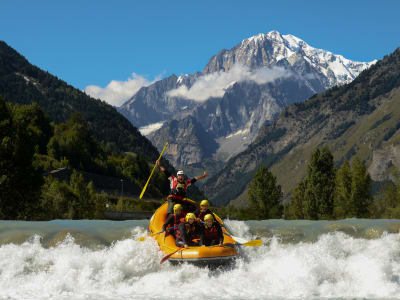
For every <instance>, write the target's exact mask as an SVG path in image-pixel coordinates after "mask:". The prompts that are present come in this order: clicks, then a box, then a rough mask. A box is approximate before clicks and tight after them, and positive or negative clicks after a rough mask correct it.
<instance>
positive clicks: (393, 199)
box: [0, 98, 400, 220]
mask: <svg viewBox="0 0 400 300" xmlns="http://www.w3.org/2000/svg"><path fill="white" fill-rule="evenodd" d="M0 141H1V144H0V171H1V173H0V174H1V175H0V195H1V199H0V200H1V205H0V219H3V220H52V219H104V218H106V213H111V212H114V213H116V215H117V213H118V212H119V213H120V216H122V212H124V213H128V214H129V213H133V212H135V213H142V214H144V215H146V216H148V214H149V213H150V212H153V211H154V210H155V209H156V208H157V207H159V206H160V205H161V204H162V203H163V202H164V201H165V200H164V199H165V196H166V195H167V193H168V190H169V185H168V180H167V178H165V175H164V174H163V172H159V171H158V170H157V171H156V173H155V174H154V176H153V178H152V181H151V184H150V185H149V188H148V192H147V194H146V195H147V197H148V198H147V199H146V200H139V199H138V197H137V195H138V194H139V192H140V190H141V188H140V187H142V186H143V185H144V183H145V181H146V180H147V178H148V176H149V174H150V170H151V168H152V165H151V164H150V163H148V162H147V161H146V160H145V158H144V157H143V156H142V155H140V154H138V153H126V152H120V151H116V150H111V149H108V148H107V145H103V144H101V143H100V142H98V141H97V140H96V139H95V138H94V137H93V136H92V135H91V134H90V133H89V130H88V123H87V122H86V121H84V120H83V119H82V117H81V116H80V115H79V114H78V113H74V114H72V115H71V117H70V119H69V120H68V121H67V122H65V123H60V124H58V125H55V124H53V123H51V122H50V120H49V118H48V117H47V115H46V114H45V113H44V111H43V110H42V109H41V107H40V106H39V105H38V104H36V103H34V104H31V105H17V104H12V103H9V102H6V101H5V100H4V99H1V98H0ZM54 170H57V172H55V171H54ZM60 170H62V171H63V172H61V171H60ZM392 171H393V172H392V173H393V177H394V178H397V183H387V184H385V185H383V186H382V187H381V189H380V191H379V192H378V193H377V195H375V196H373V195H372V180H371V178H370V176H369V174H368V172H367V169H366V167H365V165H364V163H363V162H362V161H360V160H359V159H358V158H357V157H355V158H354V159H353V160H352V161H351V162H349V161H345V162H343V163H342V165H341V166H339V167H337V166H335V163H334V160H333V156H332V154H331V152H330V151H329V149H328V148H322V149H319V148H316V149H315V150H314V151H313V153H312V154H311V158H310V162H309V164H308V167H307V175H306V177H305V178H304V179H303V180H301V182H299V183H298V186H297V187H296V189H295V190H294V191H293V193H292V194H291V196H290V199H289V200H286V201H283V193H282V191H281V187H280V185H279V184H278V183H277V180H276V177H275V176H274V175H273V174H272V173H271V172H270V171H269V170H268V168H267V167H265V166H260V167H259V168H258V170H257V171H256V173H255V175H254V177H253V179H252V181H251V182H250V184H249V187H248V197H247V200H248V204H247V206H246V207H234V206H232V205H229V206H227V207H214V208H213V209H214V211H215V212H216V213H217V214H218V215H220V216H221V217H222V218H227V217H229V218H231V219H238V220H246V219H253V220H261V219H276V218H278V219H280V218H283V219H309V220H335V219H344V218H352V217H356V218H400V180H399V178H400V177H399V176H398V174H397V171H396V170H395V169H394V168H393V170H392ZM61 173H63V174H64V175H62V176H61V175H60V174H61ZM112 181H114V183H113V184H112V185H111V186H107V183H108V184H109V183H110V182H112ZM124 184H125V193H124ZM120 185H121V186H120ZM120 187H121V190H119V188H120ZM113 189H114V191H113ZM105 190H106V191H107V192H105ZM189 198H191V197H190V195H189Z"/></svg>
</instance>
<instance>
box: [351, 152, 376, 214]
mask: <svg viewBox="0 0 400 300" xmlns="http://www.w3.org/2000/svg"><path fill="white" fill-rule="evenodd" d="M352 169H353V175H352V185H351V208H352V209H351V210H352V215H353V216H355V217H357V218H367V217H369V209H370V206H371V204H372V192H371V177H370V176H369V174H368V172H367V168H366V167H365V165H364V164H363V163H362V162H361V161H360V159H359V158H358V157H356V158H355V159H354V160H353V162H352Z"/></svg>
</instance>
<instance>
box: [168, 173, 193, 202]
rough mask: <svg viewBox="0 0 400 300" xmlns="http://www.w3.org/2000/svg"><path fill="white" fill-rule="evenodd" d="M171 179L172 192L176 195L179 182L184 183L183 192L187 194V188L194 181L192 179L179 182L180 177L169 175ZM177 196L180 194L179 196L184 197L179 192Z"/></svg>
mask: <svg viewBox="0 0 400 300" xmlns="http://www.w3.org/2000/svg"><path fill="white" fill-rule="evenodd" d="M169 181H170V188H171V192H172V193H173V194H174V195H176V193H177V186H178V184H180V183H181V184H183V185H184V188H183V189H184V190H183V193H184V194H185V195H186V192H187V189H188V188H189V186H190V185H191V184H192V181H191V180H190V179H188V180H185V181H184V182H179V181H178V178H177V177H175V176H174V175H171V176H170V177H169ZM176 196H178V197H184V195H179V194H177V195H176Z"/></svg>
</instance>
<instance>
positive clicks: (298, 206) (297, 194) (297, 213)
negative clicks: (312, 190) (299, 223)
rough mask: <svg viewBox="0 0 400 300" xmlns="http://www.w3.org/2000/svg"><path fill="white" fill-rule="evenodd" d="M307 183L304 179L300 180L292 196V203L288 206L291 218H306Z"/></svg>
mask: <svg viewBox="0 0 400 300" xmlns="http://www.w3.org/2000/svg"><path fill="white" fill-rule="evenodd" d="M305 190H306V183H305V181H304V180H302V181H300V183H299V184H298V186H297V187H296V188H295V190H294V191H293V194H292V196H291V197H290V204H289V207H288V216H287V217H288V218H290V219H304V197H305Z"/></svg>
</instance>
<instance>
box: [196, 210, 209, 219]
mask: <svg viewBox="0 0 400 300" xmlns="http://www.w3.org/2000/svg"><path fill="white" fill-rule="evenodd" d="M207 214H211V211H210V210H209V209H207V210H206V211H205V212H202V211H201V210H200V212H199V215H198V218H200V220H202V221H204V217H205V216H206V215H207Z"/></svg>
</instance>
